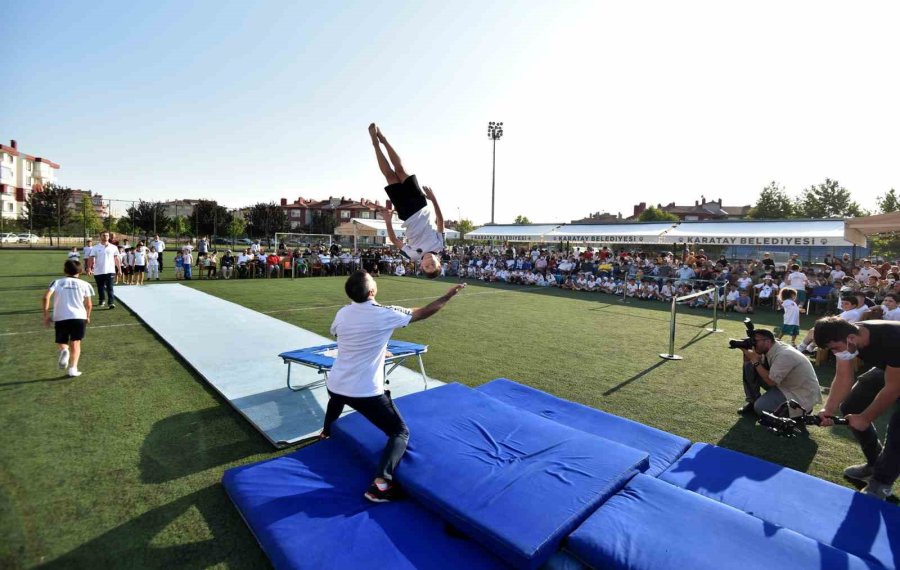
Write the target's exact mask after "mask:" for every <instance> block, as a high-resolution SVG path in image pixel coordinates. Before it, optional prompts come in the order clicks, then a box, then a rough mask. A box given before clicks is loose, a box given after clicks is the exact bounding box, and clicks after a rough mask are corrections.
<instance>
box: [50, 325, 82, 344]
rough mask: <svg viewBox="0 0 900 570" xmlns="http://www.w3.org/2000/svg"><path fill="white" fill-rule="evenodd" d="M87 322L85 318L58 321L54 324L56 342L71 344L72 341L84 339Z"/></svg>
mask: <svg viewBox="0 0 900 570" xmlns="http://www.w3.org/2000/svg"><path fill="white" fill-rule="evenodd" d="M86 323H87V321H85V320H84V319H68V320H65V321H56V322H55V323H54V324H53V326H54V328H55V329H56V344H69V342H70V341H73V340H81V339H83V338H84V331H85V329H86V328H87V327H86V326H85V325H86Z"/></svg>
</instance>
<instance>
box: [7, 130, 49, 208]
mask: <svg viewBox="0 0 900 570" xmlns="http://www.w3.org/2000/svg"><path fill="white" fill-rule="evenodd" d="M57 170H59V165H58V164H56V163H55V162H53V161H51V160H48V159H46V158H41V157H39V156H32V155H30V154H25V153H24V152H22V151H20V150H19V146H18V144H17V143H16V141H14V140H11V141H9V145H8V146H7V145H5V144H0V211H2V216H3V218H4V219H10V220H15V219H18V218H21V217H24V216H25V201H26V200H27V199H28V197H29V196H31V193H32V192H40V191H41V189H42V188H43V187H44V186H45V185H47V184H52V183H55V182H56V171H57Z"/></svg>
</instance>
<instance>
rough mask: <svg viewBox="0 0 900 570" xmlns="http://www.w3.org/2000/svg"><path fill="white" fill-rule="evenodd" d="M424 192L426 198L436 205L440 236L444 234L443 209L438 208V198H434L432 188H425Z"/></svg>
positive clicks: (423, 188) (435, 213)
mask: <svg viewBox="0 0 900 570" xmlns="http://www.w3.org/2000/svg"><path fill="white" fill-rule="evenodd" d="M422 190H423V191H424V192H425V197H426V198H428V199H429V200H431V203H432V204H434V217H435V219H436V220H437V231H438V233H439V234H441V235H443V234H444V216H443V215H442V214H441V207H440V206H438V202H437V198H435V197H434V192H433V191H432V190H431V186H424V187H422Z"/></svg>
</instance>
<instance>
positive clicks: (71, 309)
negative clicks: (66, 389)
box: [44, 259, 94, 378]
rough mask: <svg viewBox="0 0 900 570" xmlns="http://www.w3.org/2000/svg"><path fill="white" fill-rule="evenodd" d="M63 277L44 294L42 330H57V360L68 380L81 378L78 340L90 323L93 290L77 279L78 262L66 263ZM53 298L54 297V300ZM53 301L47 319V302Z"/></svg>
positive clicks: (79, 270)
mask: <svg viewBox="0 0 900 570" xmlns="http://www.w3.org/2000/svg"><path fill="white" fill-rule="evenodd" d="M63 270H64V271H65V274H66V276H65V277H63V278H62V279H57V280H56V281H54V282H53V283H51V284H50V288H49V289H48V290H47V292H46V293H44V326H47V327H49V326H50V321H51V320H52V321H53V323H54V327H55V329H56V345H57V346H58V347H59V358H58V360H57V362H58V364H59V367H60V369H67V374H68V376H69V377H71V378H74V377H76V376H81V372H80V371H79V370H78V359H79V357H80V356H81V340H82V339H83V338H84V333H85V329H86V328H87V324H88V323H90V322H91V310H92V309H93V302H92V301H91V297H92V296H93V295H94V288H93V287H91V286H90V285H88V284H87V282H85V281H82V280H81V279H79V278H78V276H79V275H80V274H81V262H80V261H78V260H75V259H68V260H66V263H65V265H64V266H63ZM54 295H56V296H55V297H54ZM51 299H52V300H53V315H52V317H51V315H50V301H51Z"/></svg>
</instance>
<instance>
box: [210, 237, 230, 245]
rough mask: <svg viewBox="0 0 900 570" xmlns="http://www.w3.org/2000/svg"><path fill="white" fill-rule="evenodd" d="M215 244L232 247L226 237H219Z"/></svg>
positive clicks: (214, 240)
mask: <svg viewBox="0 0 900 570" xmlns="http://www.w3.org/2000/svg"><path fill="white" fill-rule="evenodd" d="M213 243H216V244H220V245H230V244H231V240H230V239H228V238H226V237H217V238H214V239H213Z"/></svg>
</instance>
